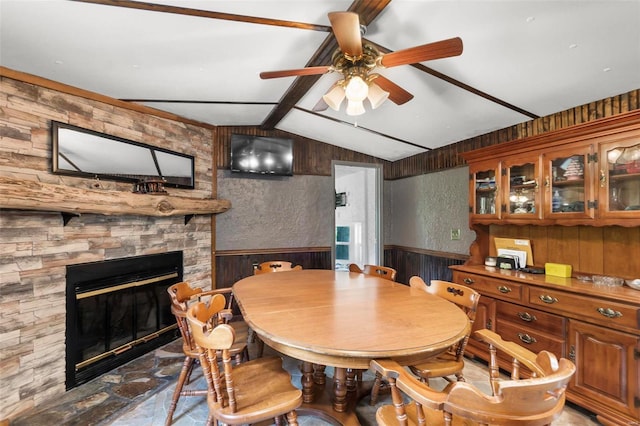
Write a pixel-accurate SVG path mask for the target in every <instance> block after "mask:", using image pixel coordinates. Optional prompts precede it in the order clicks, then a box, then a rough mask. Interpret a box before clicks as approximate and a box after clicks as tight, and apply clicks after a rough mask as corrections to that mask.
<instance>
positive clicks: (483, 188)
mask: <svg viewBox="0 0 640 426" xmlns="http://www.w3.org/2000/svg"><path fill="white" fill-rule="evenodd" d="M499 177H500V163H499V162H495V161H492V162H486V163H482V164H476V165H474V166H472V167H470V169H469V193H470V194H472V196H471V197H470V201H471V205H470V206H469V213H470V214H471V215H472V216H473V217H476V218H477V219H483V218H487V219H496V218H499V217H500V208H499V206H500V198H501V197H500V187H499V185H498V183H499Z"/></svg>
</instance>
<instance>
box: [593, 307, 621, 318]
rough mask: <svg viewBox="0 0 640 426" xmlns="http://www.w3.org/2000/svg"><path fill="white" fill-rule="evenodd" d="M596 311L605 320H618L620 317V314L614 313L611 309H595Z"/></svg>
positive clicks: (618, 312)
mask: <svg viewBox="0 0 640 426" xmlns="http://www.w3.org/2000/svg"><path fill="white" fill-rule="evenodd" d="M596 311H598V312H599V313H600V315H604V316H605V317H607V318H620V317H621V316H622V312H620V311H614V310H613V309H611V308H597V309H596Z"/></svg>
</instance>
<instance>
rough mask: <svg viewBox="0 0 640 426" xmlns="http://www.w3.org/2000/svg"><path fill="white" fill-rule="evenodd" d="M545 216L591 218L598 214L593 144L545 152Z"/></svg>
mask: <svg viewBox="0 0 640 426" xmlns="http://www.w3.org/2000/svg"><path fill="white" fill-rule="evenodd" d="M543 159H544V166H545V170H544V176H545V184H544V186H545V200H544V203H545V209H544V217H545V218H556V219H571V218H579V219H583V218H589V219H593V217H594V215H595V207H596V203H595V193H594V190H593V167H594V163H595V161H596V156H595V155H593V149H592V145H582V146H580V147H576V148H568V149H562V150H557V151H556V150H554V151H552V152H550V153H545V154H544V156H543Z"/></svg>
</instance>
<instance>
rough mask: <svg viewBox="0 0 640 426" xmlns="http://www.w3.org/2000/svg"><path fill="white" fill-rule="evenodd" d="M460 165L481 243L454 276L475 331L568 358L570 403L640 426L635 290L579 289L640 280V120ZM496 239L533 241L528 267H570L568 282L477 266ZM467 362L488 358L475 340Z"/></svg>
mask: <svg viewBox="0 0 640 426" xmlns="http://www.w3.org/2000/svg"><path fill="white" fill-rule="evenodd" d="M461 155H462V156H463V157H464V159H465V160H466V161H467V163H468V165H469V226H470V228H471V229H473V230H474V231H475V233H476V240H475V241H474V243H473V244H472V245H471V247H470V250H469V251H470V257H469V260H468V261H467V262H466V263H465V265H461V266H451V267H450V268H451V269H452V270H453V280H454V281H455V282H457V283H460V284H464V285H468V286H470V287H472V288H474V289H475V290H477V291H478V292H480V293H481V295H482V297H481V298H480V306H479V308H478V314H477V317H476V322H475V325H474V327H475V328H476V329H479V328H488V329H491V330H493V331H495V332H497V333H498V334H500V335H501V336H502V337H503V338H504V339H506V340H511V341H515V342H517V343H519V344H520V345H522V346H524V347H526V348H529V349H530V350H532V351H534V352H538V351H541V350H549V351H551V352H553V353H554V354H556V356H558V357H565V358H569V359H571V360H572V361H574V362H575V364H576V367H577V370H576V374H575V376H574V377H573V379H572V382H571V384H570V387H569V390H568V393H567V396H568V399H569V400H570V401H572V402H575V403H576V404H578V405H580V406H582V407H584V408H586V409H588V410H590V411H593V412H594V413H596V414H597V416H598V419H599V420H600V421H601V422H602V423H604V424H607V425H609V424H611V425H631V424H640V389H639V387H640V331H639V330H640V291H638V290H634V289H632V288H630V287H627V286H623V287H614V288H609V287H599V286H596V285H594V284H592V283H591V282H583V281H579V280H578V279H576V278H575V277H576V276H577V275H587V276H590V275H594V274H597V275H613V276H617V277H621V278H625V279H635V278H640V261H638V259H640V111H633V112H629V113H623V114H619V115H617V116H613V117H609V118H606V119H601V120H596V121H593V122H589V123H586V124H581V125H576V126H573V127H568V128H564V129H562V130H558V131H555V132H548V133H545V134H542V135H539V136H533V137H530V138H525V139H521V140H517V141H513V142H509V143H504V144H499V145H494V146H489V147H486V148H481V149H478V150H474V151H470V152H465V153H463V154H461ZM498 237H503V238H505V237H506V238H511V239H521V240H529V241H530V243H531V246H532V249H533V253H532V254H533V256H532V257H533V261H532V262H528V263H532V264H533V265H534V266H537V267H544V265H545V263H547V262H552V263H564V264H569V265H571V266H572V269H573V274H574V275H573V277H569V278H559V277H554V276H550V275H545V274H540V275H534V274H529V273H524V272H520V271H512V270H501V269H496V268H493V267H486V266H484V260H485V258H486V257H487V256H496V255H497V249H496V246H495V241H496V240H495V239H496V238H498ZM529 261H531V259H529ZM468 353H469V354H472V355H475V356H478V357H481V358H486V357H487V348H486V346H484V345H483V344H481V343H480V342H479V341H475V340H471V341H470V342H469V345H468ZM508 365H509V360H501V366H502V367H505V368H507V367H508Z"/></svg>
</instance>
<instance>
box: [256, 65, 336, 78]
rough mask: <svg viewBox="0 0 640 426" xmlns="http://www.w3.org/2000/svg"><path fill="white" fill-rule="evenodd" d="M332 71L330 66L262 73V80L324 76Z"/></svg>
mask: <svg viewBox="0 0 640 426" xmlns="http://www.w3.org/2000/svg"><path fill="white" fill-rule="evenodd" d="M329 70H330V67H329V66H328V65H324V66H320V67H307V68H299V69H295V70H280V71H263V72H261V73H260V78H261V79H263V80H265V79H268V78H279V77H294V76H301V75H317V74H324V73H326V72H328V71H329Z"/></svg>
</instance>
